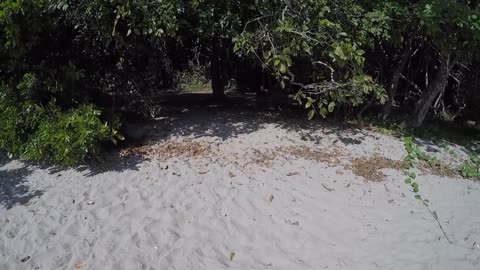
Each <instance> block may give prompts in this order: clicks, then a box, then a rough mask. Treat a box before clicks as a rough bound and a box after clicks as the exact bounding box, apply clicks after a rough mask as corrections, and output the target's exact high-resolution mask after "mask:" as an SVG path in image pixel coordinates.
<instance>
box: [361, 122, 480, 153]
mask: <svg viewBox="0 0 480 270" xmlns="http://www.w3.org/2000/svg"><path fill="white" fill-rule="evenodd" d="M402 121H403V120H402V118H397V119H395V118H394V119H389V120H387V121H380V120H379V119H377V118H364V119H362V120H361V122H362V123H360V124H358V126H359V127H362V126H363V127H367V128H371V127H373V128H374V129H376V130H380V131H381V132H384V131H388V133H389V134H391V135H393V136H395V137H398V138H401V137H404V136H412V137H413V138H414V139H415V143H416V144H418V145H420V146H423V147H425V149H426V151H428V152H438V151H439V147H452V146H454V144H456V145H461V146H464V147H466V148H467V149H469V150H470V151H476V152H479V151H480V126H476V127H475V126H469V125H466V124H465V123H462V122H448V121H441V120H430V121H428V120H426V121H425V123H424V124H423V125H422V126H421V127H419V128H415V129H401V128H400V124H401V123H402Z"/></svg>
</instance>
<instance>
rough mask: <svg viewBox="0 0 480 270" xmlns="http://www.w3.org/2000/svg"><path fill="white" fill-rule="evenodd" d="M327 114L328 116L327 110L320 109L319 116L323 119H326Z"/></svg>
mask: <svg viewBox="0 0 480 270" xmlns="http://www.w3.org/2000/svg"><path fill="white" fill-rule="evenodd" d="M327 114H328V112H327V109H325V108H321V109H320V115H321V116H322V117H323V118H325V117H327Z"/></svg>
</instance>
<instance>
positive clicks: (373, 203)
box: [0, 110, 480, 270]
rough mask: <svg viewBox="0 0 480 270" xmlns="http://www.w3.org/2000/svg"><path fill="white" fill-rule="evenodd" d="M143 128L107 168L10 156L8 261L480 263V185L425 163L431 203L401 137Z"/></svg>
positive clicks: (219, 119)
mask: <svg viewBox="0 0 480 270" xmlns="http://www.w3.org/2000/svg"><path fill="white" fill-rule="evenodd" d="M173 123H174V124H173ZM138 128H139V129H140V128H143V129H146V131H145V136H146V138H147V142H148V143H147V144H145V145H137V146H129V147H127V148H124V149H123V150H121V152H120V153H119V152H112V153H109V155H108V157H107V159H106V162H105V163H103V164H101V165H98V166H83V167H80V168H77V169H61V168H52V167H48V166H41V165H38V164H31V163H28V162H25V161H21V160H8V159H7V158H6V157H2V159H1V161H0V269H2V270H23V269H36V270H40V269H42V270H53V269H84V270H87V269H90V270H98V269H102V270H103V269H105V270H110V269H112V270H122V269H125V270H131V269H135V270H137V269H138V270H153V269H162V270H163V269H168V270H170V269H172V270H173V269H179V270H182V269H196V270H198V269H208V270H211V269H285V270H291V269H299V270H303V269H343V270H346V269H352V270H353V269H412V270H415V269H418V270H420V269H421V270H425V269H435V270H441V269H445V270H449V269H465V270H468V269H472V270H474V269H480V246H479V244H480V182H478V181H477V182H475V181H472V180H466V179H462V178H461V177H459V176H445V175H436V174H435V172H429V171H428V170H418V171H417V174H418V177H417V182H418V183H419V186H420V193H421V195H422V198H424V199H425V200H427V201H428V205H429V208H427V207H425V206H424V205H423V204H422V202H421V201H419V200H417V199H415V198H414V193H413V192H412V190H411V187H410V186H409V185H408V184H406V183H404V179H405V176H404V171H403V170H402V168H401V166H400V165H399V164H401V162H402V160H403V158H404V156H405V155H406V153H405V149H404V146H403V142H402V141H401V139H400V138H397V137H395V136H391V135H382V134H379V133H375V132H373V131H369V130H365V129H357V128H349V127H345V128H343V127H338V126H336V125H329V124H321V123H319V122H308V121H306V120H295V121H294V120H291V119H290V120H289V119H287V120H285V119H277V118H275V117H274V116H268V115H258V114H254V113H246V112H242V113H226V112H215V111H209V110H204V111H200V112H197V111H195V112H185V113H183V114H180V115H178V116H176V118H175V119H171V118H165V119H162V120H158V123H156V124H152V123H149V124H148V127H143V126H141V125H140V124H139V127H138ZM419 143H421V142H419ZM420 145H421V146H422V147H423V148H424V149H425V150H426V151H428V152H429V153H432V154H433V155H442V151H441V149H440V147H436V146H435V145H433V144H429V143H427V142H425V143H424V144H420ZM439 149H440V150H439ZM451 149H454V151H457V152H458V155H457V156H459V158H461V157H462V155H465V154H464V153H463V152H462V149H461V147H460V146H452V147H451ZM362 161H363V163H362ZM452 162H453V163H455V162H457V161H455V160H452ZM355 164H357V165H358V164H363V165H362V166H364V167H365V168H364V167H360V165H358V166H357V165H355ZM365 164H366V165H365ZM369 164H370V165H371V166H373V167H374V168H373V172H372V171H371V169H372V168H370V167H369V166H368V165H369ZM374 165H375V166H376V165H383V166H380V167H379V169H378V170H377V169H376V167H375V166H374ZM429 209H430V210H431V211H432V212H433V213H434V214H435V215H436V216H437V217H438V222H437V221H436V220H435V218H434V217H433V215H432V212H430V211H429ZM439 225H441V227H442V228H443V229H444V231H445V233H446V235H447V236H448V239H447V238H446V237H445V235H444V233H443V232H442V230H441V228H440V226H439Z"/></svg>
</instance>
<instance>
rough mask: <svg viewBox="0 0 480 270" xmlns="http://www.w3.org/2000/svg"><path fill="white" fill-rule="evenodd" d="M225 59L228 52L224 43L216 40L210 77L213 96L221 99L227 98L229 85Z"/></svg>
mask: <svg viewBox="0 0 480 270" xmlns="http://www.w3.org/2000/svg"><path fill="white" fill-rule="evenodd" d="M225 58H226V50H225V48H224V46H223V44H222V41H221V40H219V39H216V40H214V41H213V44H212V55H211V61H210V76H211V79H212V91H213V96H214V97H215V98H219V99H221V98H223V97H224V96H225V86H226V85H227V78H226V77H227V76H226V70H225V68H226V67H225V62H226V59H225Z"/></svg>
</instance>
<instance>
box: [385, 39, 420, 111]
mask: <svg viewBox="0 0 480 270" xmlns="http://www.w3.org/2000/svg"><path fill="white" fill-rule="evenodd" d="M411 44H412V41H411V40H409V41H407V42H406V44H405V45H404V48H403V50H402V53H401V55H400V59H399V60H398V62H397V63H396V66H395V69H394V70H393V73H392V76H391V78H390V81H389V83H388V89H387V94H388V100H387V101H386V102H385V104H384V105H383V108H382V112H381V113H380V116H379V118H380V119H382V120H386V119H387V118H388V116H389V115H390V113H391V112H392V108H393V104H394V103H395V96H396V95H397V89H398V82H399V81H400V77H401V74H402V71H403V69H404V68H405V65H406V64H407V61H408V58H409V57H410V52H411V48H412V47H411Z"/></svg>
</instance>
